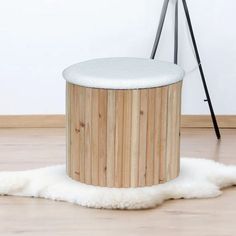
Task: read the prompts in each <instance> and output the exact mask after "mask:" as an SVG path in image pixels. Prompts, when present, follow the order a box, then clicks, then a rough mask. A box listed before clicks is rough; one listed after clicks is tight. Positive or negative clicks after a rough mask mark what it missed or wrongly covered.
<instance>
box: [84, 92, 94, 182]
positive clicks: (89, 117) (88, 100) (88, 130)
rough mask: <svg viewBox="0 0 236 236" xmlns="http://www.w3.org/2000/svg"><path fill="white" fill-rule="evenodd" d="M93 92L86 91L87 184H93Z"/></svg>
mask: <svg viewBox="0 0 236 236" xmlns="http://www.w3.org/2000/svg"><path fill="white" fill-rule="evenodd" d="M91 107H92V90H91V89H89V88H86V90H85V153H84V156H85V157H84V158H85V167H84V168H85V183H87V184H91V183H92V171H91V168H92V153H91V143H92V133H91V128H92V127H91V125H92V110H91Z"/></svg>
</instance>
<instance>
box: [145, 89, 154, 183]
mask: <svg viewBox="0 0 236 236" xmlns="http://www.w3.org/2000/svg"><path fill="white" fill-rule="evenodd" d="M155 98H156V96H155V89H148V115H147V119H148V120H147V152H146V163H147V164H146V185H153V181H154V173H153V167H154V130H155V120H154V118H155Z"/></svg>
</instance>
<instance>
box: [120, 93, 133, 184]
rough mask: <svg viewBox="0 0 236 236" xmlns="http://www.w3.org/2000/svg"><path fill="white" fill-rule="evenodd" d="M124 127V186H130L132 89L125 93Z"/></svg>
mask: <svg viewBox="0 0 236 236" xmlns="http://www.w3.org/2000/svg"><path fill="white" fill-rule="evenodd" d="M124 101H125V102H124V121H125V122H124V127H123V168H122V170H123V186H124V187H129V186H130V178H131V177H130V174H131V173H130V168H131V166H130V165H131V122H132V91H131V90H129V91H127V92H126V93H124Z"/></svg>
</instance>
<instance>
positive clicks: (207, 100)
mask: <svg viewBox="0 0 236 236" xmlns="http://www.w3.org/2000/svg"><path fill="white" fill-rule="evenodd" d="M182 3H183V7H184V12H185V16H186V19H187V23H188V27H189V31H190V35H191V39H192V43H193V47H194V51H195V55H196V59H197V63H198V69H199V72H200V75H201V79H202V84H203V87H204V90H205V94H206V99H205V100H204V101H205V102H208V105H209V109H210V113H211V119H212V122H213V126H214V129H215V133H216V136H217V138H218V139H220V137H221V135H220V131H219V127H218V124H217V120H216V116H215V113H214V109H213V106H212V103H211V98H210V95H209V92H208V88H207V84H206V80H205V76H204V73H203V69H202V64H201V59H200V56H199V52H198V48H197V44H196V40H195V36H194V33H193V27H192V23H191V19H190V15H189V11H188V6H187V3H186V0H182ZM168 4H169V0H164V3H163V7H162V12H161V16H160V21H159V26H158V29H157V34H156V38H155V42H154V45H153V49H152V54H151V59H154V58H155V55H156V51H157V47H158V44H159V41H160V37H161V32H162V28H163V25H164V21H165V17H166V12H167V8H168ZM174 63H175V64H177V63H178V0H176V3H175V36H174Z"/></svg>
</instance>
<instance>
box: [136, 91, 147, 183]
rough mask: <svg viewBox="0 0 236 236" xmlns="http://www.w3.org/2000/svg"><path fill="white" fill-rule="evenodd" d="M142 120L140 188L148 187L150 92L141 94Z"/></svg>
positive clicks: (140, 122)
mask: <svg viewBox="0 0 236 236" xmlns="http://www.w3.org/2000/svg"><path fill="white" fill-rule="evenodd" d="M140 93H141V94H140V96H141V98H140V99H141V101H140V120H139V126H140V127H139V129H140V132H139V173H138V174H139V180H138V185H139V186H145V185H146V147H147V116H148V90H147V89H143V90H141V92H140Z"/></svg>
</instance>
